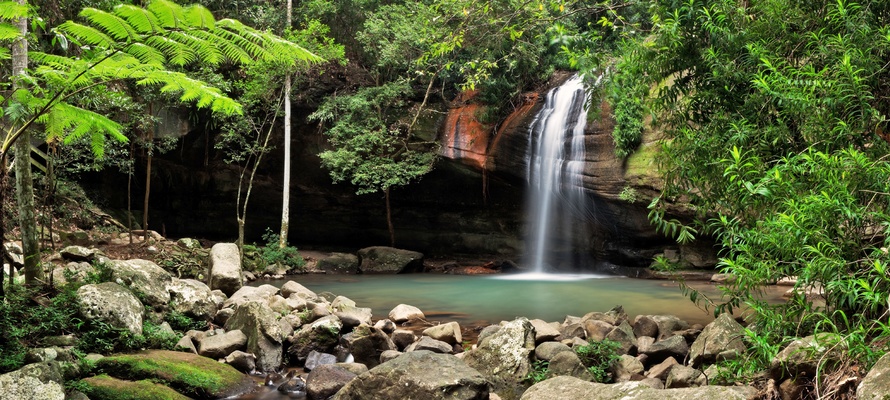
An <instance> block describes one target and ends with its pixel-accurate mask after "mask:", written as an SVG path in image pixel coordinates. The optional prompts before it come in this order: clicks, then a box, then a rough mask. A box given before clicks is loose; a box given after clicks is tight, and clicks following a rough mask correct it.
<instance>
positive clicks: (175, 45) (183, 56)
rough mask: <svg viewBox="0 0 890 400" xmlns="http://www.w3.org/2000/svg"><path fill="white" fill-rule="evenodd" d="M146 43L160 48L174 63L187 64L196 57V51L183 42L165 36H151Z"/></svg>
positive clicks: (169, 60)
mask: <svg viewBox="0 0 890 400" xmlns="http://www.w3.org/2000/svg"><path fill="white" fill-rule="evenodd" d="M145 43H146V44H147V45H149V46H151V47H154V48H156V49H158V50H160V51H161V52H162V53H163V54H164V55H165V56H166V57H167V60H168V62H170V63H172V64H174V65H180V66H181V65H186V64H188V63H190V62H192V61H194V60H195V59H196V55H195V53H194V51H193V50H192V49H191V48H189V47H188V46H186V45H185V44H183V43H180V42H177V41H175V40H173V39H170V38H168V37H164V36H149V37H147V38H146V39H145Z"/></svg>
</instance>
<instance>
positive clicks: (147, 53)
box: [127, 43, 167, 65]
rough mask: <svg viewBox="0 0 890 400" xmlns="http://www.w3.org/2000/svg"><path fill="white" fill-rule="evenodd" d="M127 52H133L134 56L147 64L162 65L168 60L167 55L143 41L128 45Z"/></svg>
mask: <svg viewBox="0 0 890 400" xmlns="http://www.w3.org/2000/svg"><path fill="white" fill-rule="evenodd" d="M127 53H128V54H132V55H133V56H134V57H136V58H137V59H139V61H142V62H144V63H146V64H158V65H161V64H163V63H164V61H167V57H165V56H164V54H163V53H161V51H160V50H158V49H156V48H154V47H151V46H148V45H145V44H143V43H133V44H131V45H130V46H128V47H127Z"/></svg>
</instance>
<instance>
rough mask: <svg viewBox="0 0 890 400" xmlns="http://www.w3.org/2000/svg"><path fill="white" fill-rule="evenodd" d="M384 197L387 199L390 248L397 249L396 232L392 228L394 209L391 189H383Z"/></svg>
mask: <svg viewBox="0 0 890 400" xmlns="http://www.w3.org/2000/svg"><path fill="white" fill-rule="evenodd" d="M383 195H384V197H386V226H387V227H388V228H389V246H390V247H396V230H395V228H394V227H393V226H392V207H391V206H390V203H389V188H386V189H383Z"/></svg>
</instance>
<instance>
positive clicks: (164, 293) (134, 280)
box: [111, 259, 209, 307]
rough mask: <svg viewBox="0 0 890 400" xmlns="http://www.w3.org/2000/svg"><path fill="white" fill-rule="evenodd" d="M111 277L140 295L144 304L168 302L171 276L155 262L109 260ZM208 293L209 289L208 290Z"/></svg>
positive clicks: (163, 305) (154, 305) (152, 304)
mask: <svg viewBox="0 0 890 400" xmlns="http://www.w3.org/2000/svg"><path fill="white" fill-rule="evenodd" d="M111 277H112V279H114V281H115V282H117V283H118V284H121V285H124V286H126V287H128V288H129V289H130V291H132V292H133V293H134V294H136V295H138V296H141V298H142V300H143V301H145V303H146V305H150V306H153V307H166V306H167V304H168V303H170V292H169V291H168V290H167V288H168V287H170V285H171V284H172V283H173V276H171V275H170V273H169V272H167V271H165V270H164V269H163V268H161V267H159V266H158V265H157V264H155V263H153V262H151V261H148V260H140V259H134V260H114V261H111ZM208 293H209V291H208Z"/></svg>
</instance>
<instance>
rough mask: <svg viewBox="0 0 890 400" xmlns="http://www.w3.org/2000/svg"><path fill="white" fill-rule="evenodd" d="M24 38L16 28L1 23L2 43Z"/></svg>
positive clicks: (0, 37)
mask: <svg viewBox="0 0 890 400" xmlns="http://www.w3.org/2000/svg"><path fill="white" fill-rule="evenodd" d="M20 36H22V33H21V32H20V31H19V30H18V28H16V27H15V26H13V25H11V24H7V23H3V22H0V41H4V42H7V41H12V40H15V39H18V38H19V37H20Z"/></svg>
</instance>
